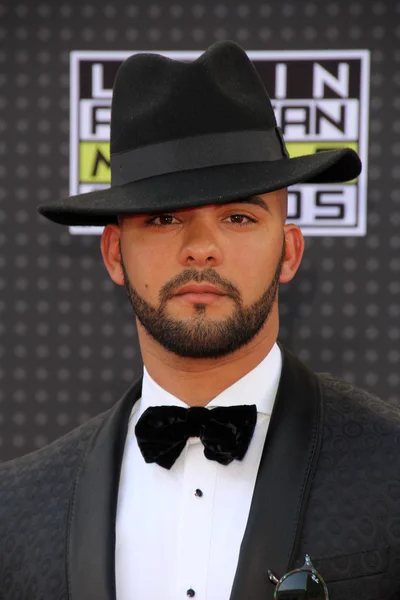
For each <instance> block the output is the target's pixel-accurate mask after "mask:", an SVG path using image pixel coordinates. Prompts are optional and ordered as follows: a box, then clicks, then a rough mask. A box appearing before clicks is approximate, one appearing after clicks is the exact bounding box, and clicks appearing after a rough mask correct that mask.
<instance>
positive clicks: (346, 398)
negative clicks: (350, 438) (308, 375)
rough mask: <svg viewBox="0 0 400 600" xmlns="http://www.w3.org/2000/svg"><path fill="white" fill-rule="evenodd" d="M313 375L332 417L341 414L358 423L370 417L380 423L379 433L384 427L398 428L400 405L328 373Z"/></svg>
mask: <svg viewBox="0 0 400 600" xmlns="http://www.w3.org/2000/svg"><path fill="white" fill-rule="evenodd" d="M316 376H317V378H318V380H319V382H320V385H321V390H322V393H323V405H324V409H325V410H326V412H327V413H328V414H329V415H331V417H332V415H334V414H335V413H336V414H340V415H341V416H342V418H344V417H345V418H346V420H347V421H350V420H354V421H357V422H358V423H359V425H360V426H362V424H363V423H366V422H369V421H370V422H376V423H380V424H381V427H382V433H384V430H387V429H390V430H393V429H397V430H400V407H398V406H395V405H393V404H391V403H390V402H388V401H387V400H385V399H383V398H380V397H379V396H376V395H374V394H372V393H370V392H367V391H366V390H364V389H362V388H360V387H358V386H356V385H353V384H351V383H348V382H346V381H342V380H340V379H336V378H335V377H332V375H329V374H327V373H318V374H316ZM333 418H334V417H333Z"/></svg>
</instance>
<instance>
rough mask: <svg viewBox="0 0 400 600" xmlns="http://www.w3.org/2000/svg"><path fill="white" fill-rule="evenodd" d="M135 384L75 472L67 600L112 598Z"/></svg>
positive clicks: (139, 384)
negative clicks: (122, 479) (122, 472)
mask: <svg viewBox="0 0 400 600" xmlns="http://www.w3.org/2000/svg"><path fill="white" fill-rule="evenodd" d="M141 390H142V379H140V380H139V381H137V382H135V383H134V384H133V385H132V386H131V388H130V389H129V390H128V391H127V393H126V394H125V396H124V397H123V398H122V399H121V400H120V401H119V402H118V403H117V404H116V405H115V407H114V408H113V409H112V410H111V411H110V413H109V415H108V417H107V419H106V420H105V422H104V423H103V425H102V426H101V428H100V429H99V431H98V432H97V434H96V435H95V437H94V439H93V440H92V442H91V445H90V448H89V449H88V451H87V453H86V456H85V458H84V460H83V463H82V466H81V469H80V472H79V474H78V477H77V480H76V484H75V491H74V497H73V500H72V503H71V507H70V516H69V534H68V548H67V576H68V592H69V593H68V598H69V600H115V560H114V558H115V518H116V507H117V496H118V484H119V476H120V468H121V461H122V456H123V452H124V444H125V438H126V433H127V427H128V421H129V416H130V413H131V409H132V405H133V404H134V402H135V401H136V400H137V399H139V398H140V395H141Z"/></svg>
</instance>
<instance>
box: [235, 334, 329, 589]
mask: <svg viewBox="0 0 400 600" xmlns="http://www.w3.org/2000/svg"><path fill="white" fill-rule="evenodd" d="M280 348H281V351H282V352H283V365H282V375H281V380H280V384H279V389H278V393H277V397H276V400H275V404H274V409H273V412H272V415H271V421H270V425H269V429H268V434H267V438H266V441H265V445H264V449H263V454H262V458H261V463H260V467H259V471H258V475H257V481H256V485H255V489H254V494H253V500H252V504H251V507H250V513H249V518H248V522H247V526H246V530H245V534H244V537H243V541H242V545H241V549H240V555H239V561H238V567H237V570H236V575H235V579H234V583H233V588H232V593H231V596H230V600H272V598H273V594H274V585H273V584H272V583H271V582H270V581H269V579H268V569H271V570H272V571H273V572H274V573H275V574H276V575H277V576H278V578H279V577H282V575H284V574H285V573H286V572H287V571H288V570H290V569H291V568H293V561H294V560H295V557H296V549H297V547H298V542H299V539H298V538H299V534H300V531H301V524H302V517H303V513H304V509H305V505H306V501H307V497H308V493H309V489H310V485H311V482H312V478H313V474H314V471H315V468H316V462H317V458H318V454H319V449H320V445H321V429H322V393H321V391H320V386H319V382H318V378H317V377H316V376H315V374H314V373H312V372H311V371H309V370H308V369H307V368H306V367H305V366H304V365H302V363H300V362H299V361H298V360H297V359H296V358H295V357H294V356H293V355H292V354H291V353H290V352H289V351H288V350H286V349H285V348H283V347H282V346H281V345H280Z"/></svg>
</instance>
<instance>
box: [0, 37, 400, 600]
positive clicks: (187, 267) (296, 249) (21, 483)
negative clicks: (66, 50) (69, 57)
mask: <svg viewBox="0 0 400 600" xmlns="http://www.w3.org/2000/svg"><path fill="white" fill-rule="evenodd" d="M360 168H361V166H360V162H359V159H358V157H357V155H356V154H355V152H353V151H352V150H349V149H343V150H335V151H327V152H322V153H318V154H316V155H314V156H304V157H300V158H295V159H290V158H289V157H288V155H287V152H286V148H285V144H284V141H283V139H282V136H281V134H280V131H279V129H278V128H277V127H276V122H275V117H274V113H273V109H272V106H271V103H270V100H269V98H268V95H267V94H266V91H265V89H264V87H263V85H262V83H261V81H260V79H259V77H258V75H257V73H256V71H255V69H254V67H253V65H252V64H251V62H250V61H249V59H248V57H247V56H246V54H245V52H244V51H243V50H242V49H241V48H240V47H239V46H237V45H236V44H234V43H232V42H219V43H216V44H214V45H213V46H211V47H210V48H209V49H208V50H207V51H206V52H205V53H204V54H203V55H202V56H201V57H199V58H198V59H197V60H196V61H194V62H192V63H181V62H178V61H174V60H169V59H166V58H164V57H161V56H158V55H135V56H133V57H130V58H129V59H128V60H127V61H125V63H123V65H122V66H121V68H120V70H119V72H118V74H117V78H116V82H115V85H114V92H113V104H112V123H111V171H112V185H111V187H110V189H108V190H105V191H95V192H91V193H88V194H85V195H79V196H75V197H73V198H68V199H66V200H62V201H60V202H55V203H52V204H50V205H47V206H42V207H40V212H41V213H42V214H43V215H44V216H46V217H47V218H49V219H51V220H52V221H55V222H58V223H62V224H86V225H99V224H100V225H104V226H105V228H104V232H103V235H102V240H101V251H102V256H103V259H104V263H105V266H106V268H107V270H108V272H109V274H110V276H111V278H112V279H113V281H114V282H115V283H116V284H118V285H125V287H126V290H127V293H128V296H129V300H130V302H131V304H132V307H133V310H134V312H135V315H136V323H137V328H138V335H139V343H140V349H141V353H142V357H143V362H144V373H143V378H142V377H141V378H140V379H139V380H138V381H137V382H135V383H134V384H133V385H132V386H131V387H130V389H129V390H128V391H127V393H126V394H125V395H124V397H123V398H122V399H121V400H120V401H119V402H117V403H116V405H115V406H114V407H113V408H112V409H111V410H109V411H107V412H106V413H103V414H101V415H99V416H97V417H96V418H94V419H92V420H91V421H89V422H88V423H86V424H84V425H83V426H81V427H80V428H78V429H76V430H74V431H72V432H71V433H69V434H68V435H67V436H65V437H64V438H61V439H60V440H57V441H56V442H54V443H53V444H50V445H49V446H47V447H45V448H43V449H41V450H40V451H38V452H35V453H32V454H30V455H28V456H25V457H22V458H19V459H17V460H15V461H11V462H9V463H6V464H3V465H2V466H1V467H0V498H1V503H0V598H1V600H11V599H12V598H19V599H21V600H33V599H39V598H40V599H43V600H54V599H56V598H57V599H67V598H68V599H71V600H114V599H115V598H117V600H128V599H129V600H130V599H133V600H135V599H137V600H148V599H149V600H153V599H158V598H163V600H166V599H167V600H172V599H174V600H176V599H178V600H179V598H182V599H183V598H187V597H190V598H193V597H194V598H195V599H206V598H207V600H217V599H218V600H229V599H230V600H248V599H251V600H265V599H269V600H271V599H272V598H273V597H274V594H275V597H277V598H280V599H283V598H289V597H290V598H314V599H315V598H317V599H318V600H326V599H327V598H328V594H329V598H330V599H331V600H332V599H333V600H350V599H352V600H353V599H360V600H361V599H362V600H383V599H385V600H388V599H395V598H397V599H398V598H400V479H399V472H400V470H399V458H398V456H399V441H400V415H399V411H397V410H396V409H395V408H394V407H392V406H390V405H388V404H386V403H385V402H384V401H381V400H379V399H377V398H374V397H372V396H370V395H369V394H367V393H366V392H364V391H361V390H359V389H357V388H355V387H353V386H351V385H349V384H346V383H343V382H340V381H337V380H335V379H334V378H332V377H330V376H327V375H316V374H314V373H312V372H311V371H309V370H308V369H307V368H306V367H305V366H304V365H302V364H301V363H300V362H299V361H298V360H297V359H296V358H295V357H294V356H292V355H291V354H290V352H288V350H286V349H285V348H284V347H282V346H281V345H280V344H278V343H277V341H276V340H277V336H278V329H279V324H278V286H279V283H285V282H288V281H290V280H291V279H292V278H293V277H294V275H295V273H296V271H297V269H298V267H299V264H300V262H301V258H302V254H303V248H304V242H303V237H302V235H301V232H300V230H299V228H298V227H297V226H295V225H293V224H286V209H287V186H289V185H292V184H294V183H297V182H300V181H301V182H334V181H347V180H351V179H353V178H355V177H357V176H358V174H359V173H360ZM303 565H304V567H303ZM296 569H300V571H299V572H297V573H294V574H293V573H292V574H290V575H288V576H287V577H286V578H284V577H283V576H284V575H285V574H287V573H288V572H291V571H292V570H296Z"/></svg>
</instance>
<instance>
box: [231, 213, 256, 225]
mask: <svg viewBox="0 0 400 600" xmlns="http://www.w3.org/2000/svg"><path fill="white" fill-rule="evenodd" d="M228 219H233V223H232V224H233V225H239V227H243V226H246V225H250V224H251V223H256V222H257V221H256V219H253V218H252V217H249V216H247V215H242V214H241V213H235V214H233V215H229V217H228ZM244 219H245V220H244Z"/></svg>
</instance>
